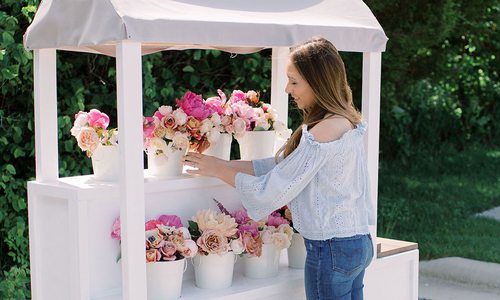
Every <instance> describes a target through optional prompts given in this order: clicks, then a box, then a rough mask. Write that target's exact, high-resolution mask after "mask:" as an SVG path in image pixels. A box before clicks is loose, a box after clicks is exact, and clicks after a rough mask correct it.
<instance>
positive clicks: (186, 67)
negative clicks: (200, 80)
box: [182, 65, 194, 73]
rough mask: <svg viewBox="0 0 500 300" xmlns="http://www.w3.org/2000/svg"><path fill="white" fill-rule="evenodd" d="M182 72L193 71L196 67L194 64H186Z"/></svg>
mask: <svg viewBox="0 0 500 300" xmlns="http://www.w3.org/2000/svg"><path fill="white" fill-rule="evenodd" d="M182 72H184V73H193V72H194V68H193V67H192V66H189V65H188V66H185V67H184V68H182Z"/></svg>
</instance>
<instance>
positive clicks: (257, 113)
mask: <svg viewBox="0 0 500 300" xmlns="http://www.w3.org/2000/svg"><path fill="white" fill-rule="evenodd" d="M253 112H254V114H255V116H256V117H257V118H258V117H262V116H263V115H264V110H263V109H262V108H260V107H254V109H253Z"/></svg>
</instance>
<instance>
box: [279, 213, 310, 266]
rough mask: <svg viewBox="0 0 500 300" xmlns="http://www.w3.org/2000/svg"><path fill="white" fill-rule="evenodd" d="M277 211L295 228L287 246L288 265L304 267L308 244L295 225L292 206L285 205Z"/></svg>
mask: <svg viewBox="0 0 500 300" xmlns="http://www.w3.org/2000/svg"><path fill="white" fill-rule="evenodd" d="M276 212H277V213H279V215H280V216H281V217H283V218H285V219H287V220H288V221H289V222H290V226H291V227H292V228H293V235H292V240H291V243H290V247H288V248H287V254H288V266H289V267H290V268H294V269H304V267H305V263H306V246H305V244H304V238H303V237H302V235H300V233H299V232H298V231H297V230H296V229H295V228H294V227H293V221H292V213H291V211H290V208H289V207H288V206H287V205H285V206H283V207H282V208H280V209H279V210H277V211H276Z"/></svg>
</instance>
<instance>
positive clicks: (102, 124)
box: [87, 109, 109, 129]
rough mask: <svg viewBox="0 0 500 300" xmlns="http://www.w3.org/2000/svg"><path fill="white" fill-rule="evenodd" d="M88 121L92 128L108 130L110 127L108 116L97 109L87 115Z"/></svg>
mask: <svg viewBox="0 0 500 300" xmlns="http://www.w3.org/2000/svg"><path fill="white" fill-rule="evenodd" d="M87 119H88V121H89V125H90V126H92V127H99V128H102V129H106V128H107V127H108V125H109V117H108V115H107V114H105V113H102V112H100V111H98V110H97V109H91V110H90V112H89V113H88V114H87Z"/></svg>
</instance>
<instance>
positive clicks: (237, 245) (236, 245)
mask: <svg viewBox="0 0 500 300" xmlns="http://www.w3.org/2000/svg"><path fill="white" fill-rule="evenodd" d="M229 246H230V247H231V250H232V251H233V253H234V254H236V255H238V254H241V253H243V251H245V245H243V240H242V239H241V238H238V239H235V240H232V241H231V242H230V243H229Z"/></svg>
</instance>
